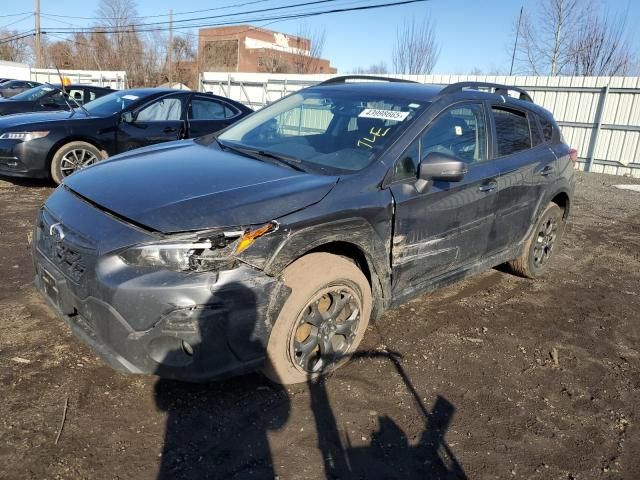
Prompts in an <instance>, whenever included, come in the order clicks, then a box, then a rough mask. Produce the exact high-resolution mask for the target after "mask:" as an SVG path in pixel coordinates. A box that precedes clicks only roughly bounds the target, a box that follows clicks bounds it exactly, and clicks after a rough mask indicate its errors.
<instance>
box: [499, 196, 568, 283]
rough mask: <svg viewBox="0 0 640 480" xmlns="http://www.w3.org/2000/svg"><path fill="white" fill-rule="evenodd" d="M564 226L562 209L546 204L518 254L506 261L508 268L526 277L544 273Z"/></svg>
mask: <svg viewBox="0 0 640 480" xmlns="http://www.w3.org/2000/svg"><path fill="white" fill-rule="evenodd" d="M564 226H565V219H564V212H563V211H562V209H561V208H560V207H559V206H558V205H556V204H555V203H550V204H549V205H547V208H545V210H544V212H542V215H540V218H539V219H538V222H537V223H536V225H535V227H534V229H533V230H532V231H531V233H530V234H529V237H528V238H527V240H526V241H525V243H524V245H523V248H522V252H521V253H520V256H519V257H518V258H516V259H515V260H512V261H510V262H509V263H508V265H509V268H510V269H511V270H512V271H513V272H514V273H516V274H518V275H521V276H523V277H526V278H538V277H540V276H542V275H544V273H545V272H546V271H547V269H548V268H549V264H550V260H551V258H552V257H553V254H554V252H555V251H556V249H557V248H558V247H559V244H560V241H561V239H562V234H563V233H564Z"/></svg>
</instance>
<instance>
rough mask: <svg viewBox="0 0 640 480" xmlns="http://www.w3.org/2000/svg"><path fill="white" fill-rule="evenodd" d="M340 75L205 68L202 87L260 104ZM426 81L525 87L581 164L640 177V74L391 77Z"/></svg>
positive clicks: (605, 171) (597, 170) (597, 169)
mask: <svg viewBox="0 0 640 480" xmlns="http://www.w3.org/2000/svg"><path fill="white" fill-rule="evenodd" d="M333 76H335V75H296V74H268V73H237V72H233V73H228V72H221V73H217V72H204V73H203V74H202V75H201V82H200V89H201V90H203V91H209V92H213V93H215V94H218V95H223V96H226V97H230V98H232V99H234V100H238V101H241V102H243V103H245V104H247V105H249V106H251V107H253V108H260V107H262V106H264V105H266V104H268V103H270V102H273V101H275V100H277V99H279V98H282V97H283V96H285V95H288V94H289V93H291V92H294V91H296V90H299V89H300V88H304V87H307V86H310V85H313V84H315V83H318V82H321V81H323V80H327V79H329V78H331V77H333ZM389 76H394V77H400V78H405V79H408V80H415V81H418V82H421V83H426V84H437V85H446V84H450V83H455V82H465V81H477V82H491V83H500V84H505V85H512V86H517V87H522V88H525V89H526V90H528V91H529V93H530V94H531V96H532V97H533V100H534V101H535V102H536V103H537V104H539V105H542V106H543V107H545V108H546V109H548V110H549V111H551V112H552V113H553V115H554V117H555V118H556V120H557V121H558V123H559V124H560V127H561V129H562V133H563V135H564V137H565V139H566V140H567V142H568V143H569V144H570V145H571V146H572V147H574V148H576V149H577V150H578V152H579V162H580V168H582V169H588V170H590V171H592V172H602V173H610V174H614V175H631V176H634V177H639V178H640V77H528V76H527V77H525V76H512V77H509V76H473V75H389Z"/></svg>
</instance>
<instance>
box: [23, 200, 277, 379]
mask: <svg viewBox="0 0 640 480" xmlns="http://www.w3.org/2000/svg"><path fill="white" fill-rule="evenodd" d="M61 195H62V197H61ZM64 195H66V196H64ZM68 195H70V194H68V193H67V194H60V195H59V197H60V198H58V199H57V200H58V205H55V203H56V202H51V203H53V204H54V205H53V206H54V207H56V206H57V207H58V208H60V207H64V208H63V209H69V208H71V207H72V208H74V209H77V210H80V211H77V212H76V214H77V215H73V216H67V217H66V218H70V219H71V218H78V219H83V221H84V222H86V221H87V218H90V219H91V222H92V223H93V224H94V225H93V226H94V227H96V223H97V228H96V229H95V230H93V231H100V232H102V234H103V235H116V236H117V235H118V234H119V233H121V232H118V230H121V229H130V227H129V226H127V225H124V224H123V223H122V222H119V221H118V220H116V219H114V218H113V217H110V216H108V215H105V214H104V213H102V212H100V211H99V210H97V209H95V208H94V207H92V206H90V205H88V204H86V203H77V202H78V200H75V199H73V198H71V197H68ZM54 200H56V199H55V198H54ZM48 204H49V202H48ZM56 213H57V212H50V211H48V210H47V207H45V208H44V209H43V211H42V212H41V214H40V216H39V218H38V222H37V225H36V231H35V234H34V242H33V248H32V250H33V260H34V266H35V270H36V277H35V283H36V286H37V288H38V290H39V291H40V292H42V294H43V295H44V296H45V298H46V299H47V300H48V302H49V303H50V305H51V306H52V307H53V308H54V310H56V312H57V313H58V314H59V315H60V316H61V317H62V318H63V319H64V320H65V321H66V322H67V323H68V324H69V326H70V327H71V329H72V331H73V332H74V334H75V335H76V336H78V337H79V338H80V339H82V340H83V341H84V342H85V343H87V344H89V345H90V346H91V347H92V348H93V349H94V350H95V351H96V352H97V353H98V354H99V355H100V356H101V357H102V358H103V359H104V360H105V361H106V362H107V363H108V364H109V365H111V366H112V367H114V368H115V369H117V370H121V371H125V372H130V373H144V374H156V375H159V376H162V377H166V378H174V379H178V380H187V381H208V380H215V379H220V378H224V377H227V376H232V375H237V374H240V373H244V372H248V371H252V370H255V369H256V368H258V367H259V366H261V364H262V363H263V361H264V357H265V351H266V345H267V341H268V338H269V333H270V330H271V328H270V325H271V322H272V321H273V320H274V319H275V317H276V316H277V313H278V312H279V309H280V307H281V305H282V304H283V303H284V300H285V297H286V295H287V289H286V288H284V287H283V284H282V283H281V282H280V281H279V280H277V279H275V278H273V277H270V276H268V275H266V274H265V273H263V272H262V271H260V270H257V269H255V268H253V267H250V266H248V265H245V264H242V263H238V266H237V267H236V268H233V269H231V270H226V271H220V272H188V273H187V272H176V271H170V270H162V269H154V268H140V267H133V266H130V265H127V264H126V263H125V262H123V261H122V259H120V258H119V257H118V256H117V255H116V254H113V253H104V254H101V253H100V251H101V247H100V246H99V245H95V244H93V243H92V242H91V241H90V240H88V239H87V238H86V235H84V234H83V233H82V231H83V230H82V229H83V227H85V226H86V225H80V224H76V225H69V224H61V223H59V219H60V218H65V216H64V215H61V216H56ZM91 216H93V218H91ZM56 224H57V225H62V227H61V228H64V233H63V235H62V237H63V238H60V235H59V233H60V232H59V231H58V232H57V231H56V230H59V228H58V227H57V226H56V227H52V225H56ZM84 231H87V230H86V229H85V230H84ZM50 232H51V234H50ZM56 233H58V235H57V237H56ZM129 233H130V232H129ZM139 235H141V234H139Z"/></svg>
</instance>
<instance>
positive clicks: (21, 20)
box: [0, 13, 33, 28]
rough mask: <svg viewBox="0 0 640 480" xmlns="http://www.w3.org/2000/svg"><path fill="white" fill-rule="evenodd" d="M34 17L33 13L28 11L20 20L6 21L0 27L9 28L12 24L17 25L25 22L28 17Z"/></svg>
mask: <svg viewBox="0 0 640 480" xmlns="http://www.w3.org/2000/svg"><path fill="white" fill-rule="evenodd" d="M31 17H33V13H28V14H26V15H25V16H24V17H22V18H19V19H18V20H14V21H13V22H9V23H5V24H4V25H0V28H7V27H10V26H11V25H15V24H16V23H20V22H24V21H25V20H26V19H28V18H31Z"/></svg>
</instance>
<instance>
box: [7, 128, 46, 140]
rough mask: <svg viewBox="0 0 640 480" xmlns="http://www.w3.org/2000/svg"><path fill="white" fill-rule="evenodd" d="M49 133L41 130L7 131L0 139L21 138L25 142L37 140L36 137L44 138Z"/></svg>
mask: <svg viewBox="0 0 640 480" xmlns="http://www.w3.org/2000/svg"><path fill="white" fill-rule="evenodd" d="M47 135H49V132H48V131H39V132H6V133H3V134H2V135H0V140H21V141H23V142H28V141H30V140H35V139H36V138H42V137H46V136H47Z"/></svg>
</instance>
